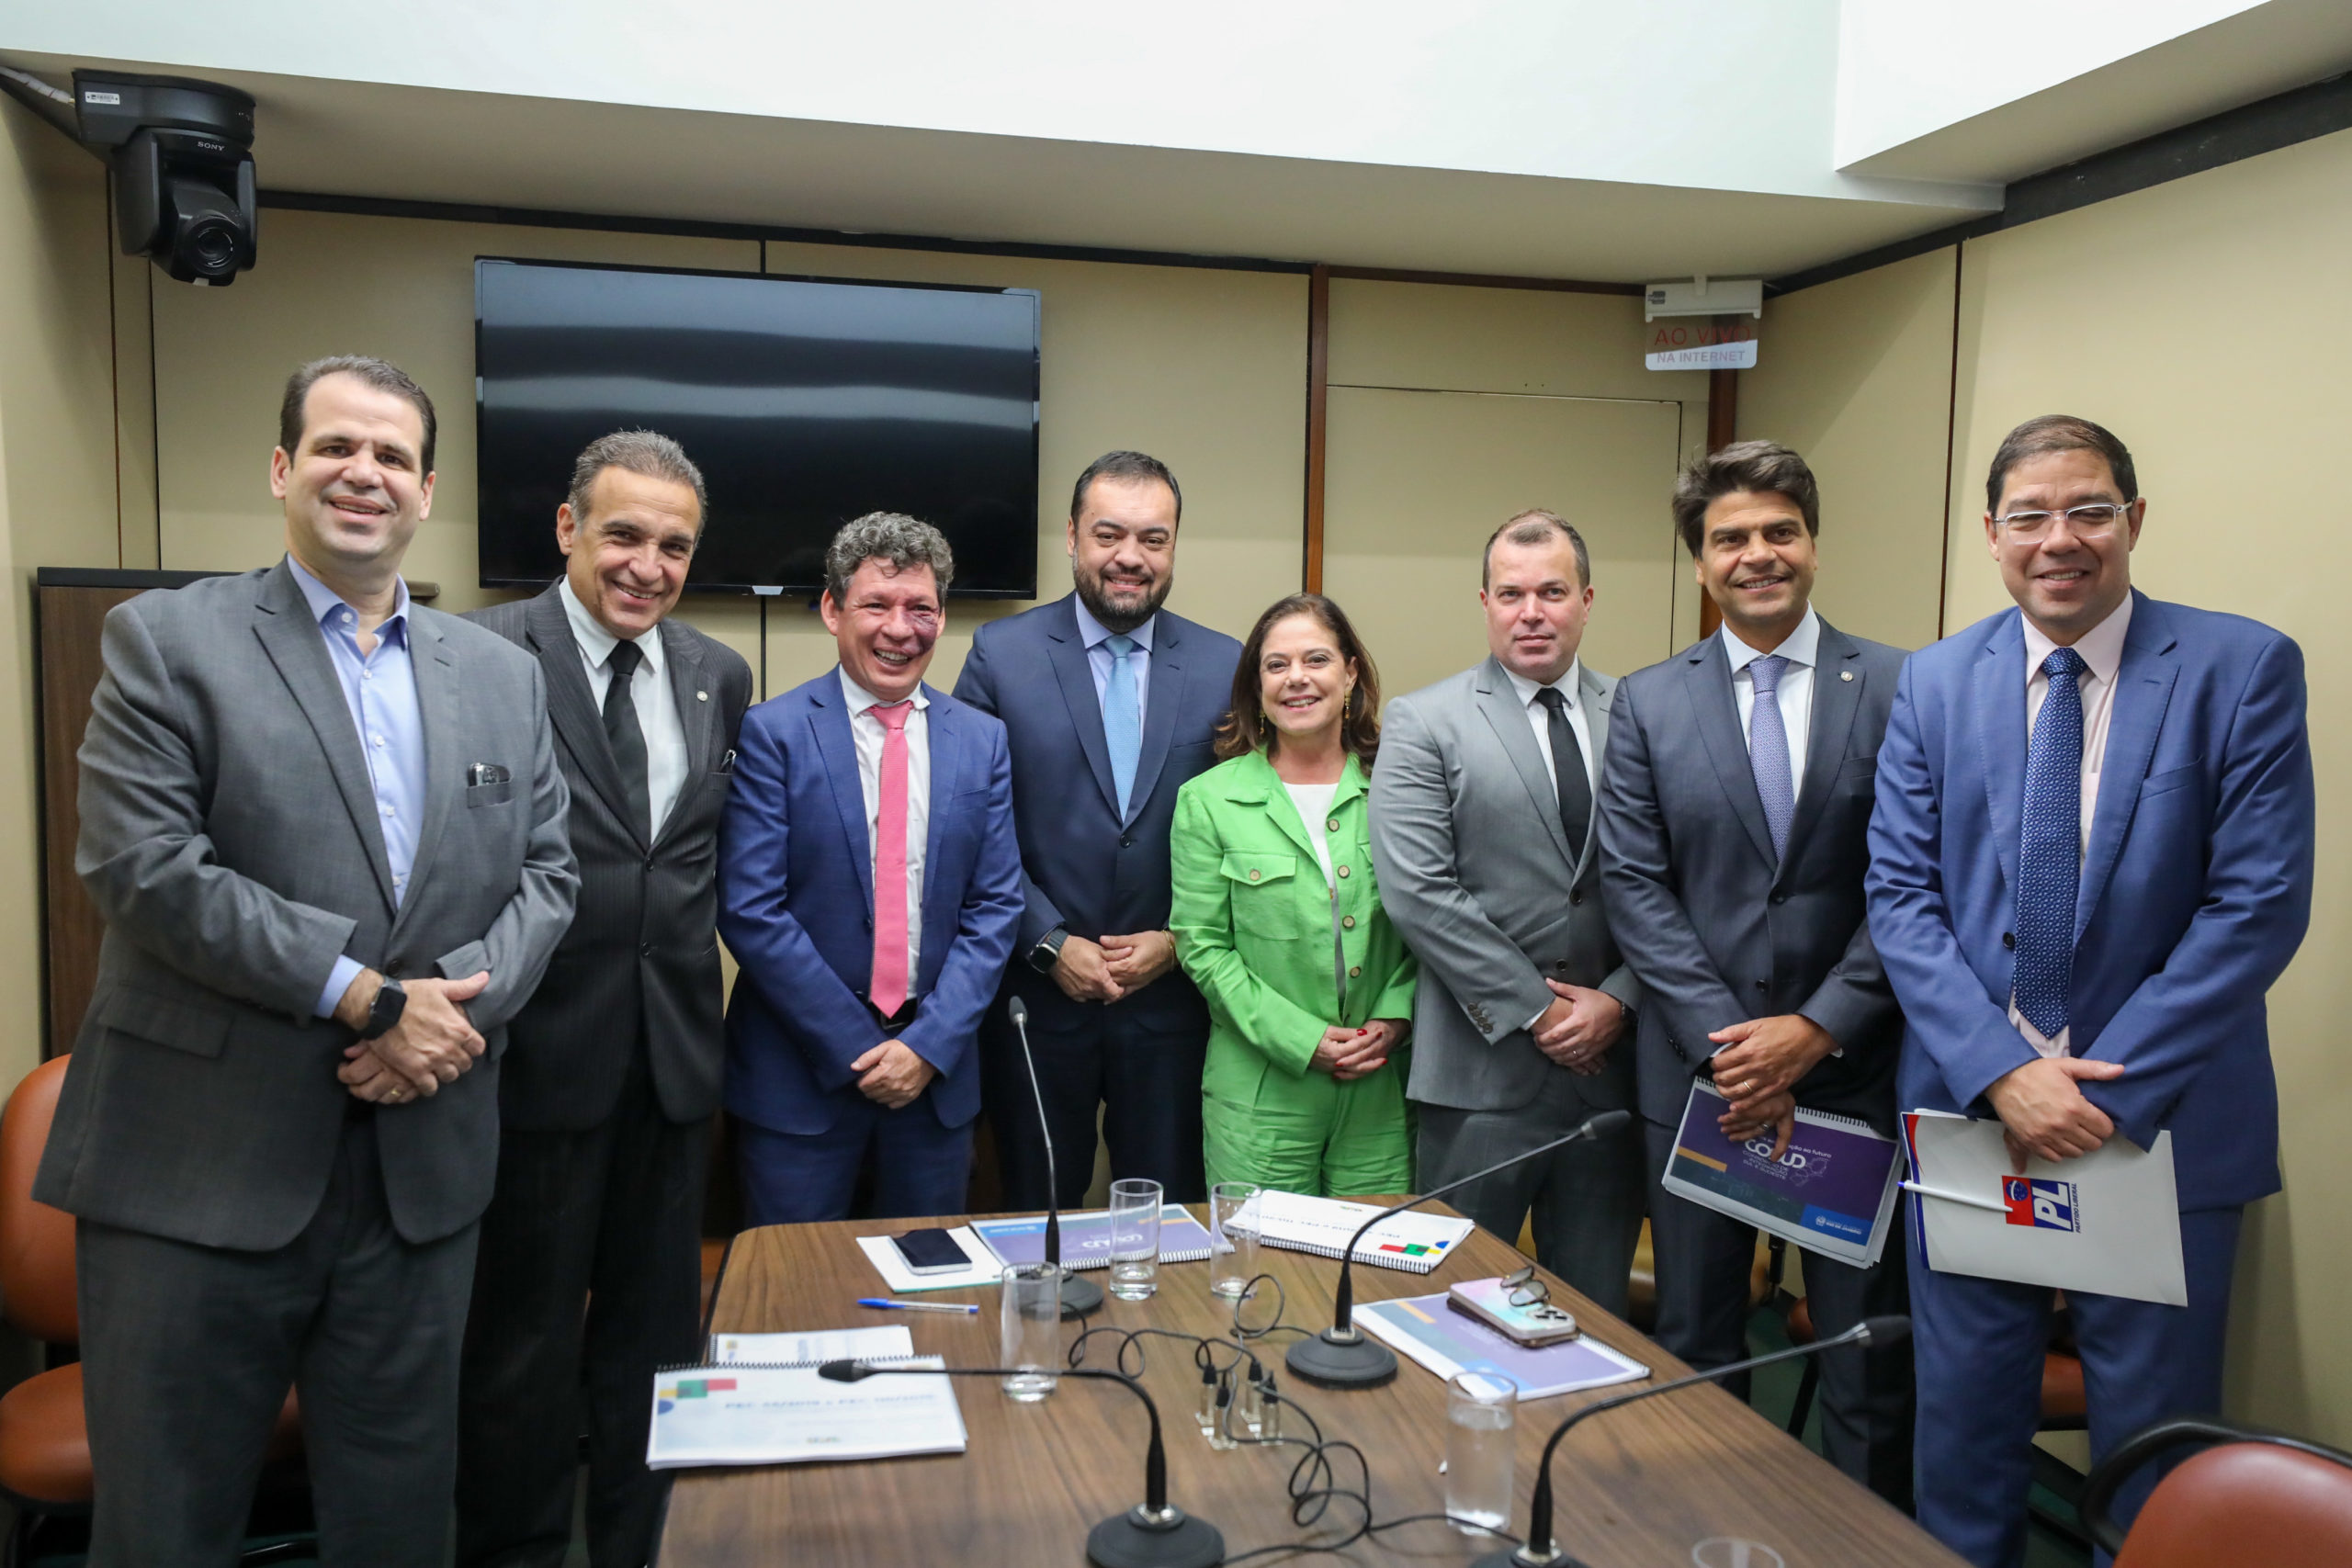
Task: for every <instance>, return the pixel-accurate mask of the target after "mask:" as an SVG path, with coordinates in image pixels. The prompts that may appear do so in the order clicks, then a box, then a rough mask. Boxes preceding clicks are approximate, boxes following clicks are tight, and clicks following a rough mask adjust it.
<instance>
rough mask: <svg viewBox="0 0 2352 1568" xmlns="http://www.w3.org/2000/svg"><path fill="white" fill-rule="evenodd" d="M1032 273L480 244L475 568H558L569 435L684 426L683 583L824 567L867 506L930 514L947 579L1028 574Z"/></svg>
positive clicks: (736, 582) (536, 578)
mask: <svg viewBox="0 0 2352 1568" xmlns="http://www.w3.org/2000/svg"><path fill="white" fill-rule="evenodd" d="M1037 323H1038V298H1037V294H1036V291H1035V290H1034V289H1026V288H935V287H931V286H926V285H921V284H879V283H854V282H837V281H831V280H822V279H813V278H787V277H768V276H756V275H752V274H745V273H708V272H672V271H657V270H653V269H650V268H640V267H608V266H573V265H562V264H560V263H546V262H523V261H508V260H503V259H498V258H494V257H488V256H485V257H481V258H479V259H477V260H476V262H475V263H474V367H475V381H474V400H475V430H476V433H477V435H478V437H479V444H480V460H479V483H480V487H481V581H482V585H483V586H484V587H509V586H519V585H530V584H544V583H548V582H552V581H554V580H555V579H556V578H557V577H559V576H560V575H561V574H562V571H563V558H562V555H561V554H560V552H559V551H558V550H557V548H556V543H555V512H556V508H557V506H558V505H560V504H561V502H562V501H563V499H564V493H565V491H566V489H567V488H568V487H569V485H570V483H571V465H572V461H573V459H574V458H576V457H578V456H579V455H580V452H581V449H582V447H584V446H587V445H588V443H589V442H591V441H593V440H594V439H595V438H596V437H597V436H600V435H603V434H607V433H609V432H611V431H615V430H621V429H626V428H631V427H638V428H643V429H648V430H658V431H660V432H662V434H665V435H669V436H672V437H674V438H675V439H676V440H677V441H678V442H679V443H680V444H681V445H682V446H684V447H685V449H686V455H687V456H688V457H692V458H693V459H694V460H695V464H696V465H698V466H699V467H700V468H701V469H702V472H703V478H704V480H705V483H706V485H707V488H708V490H709V492H710V511H709V513H708V515H707V518H706V520H705V523H704V526H703V538H702V544H701V546H700V547H699V548H698V549H697V550H696V551H695V560H694V565H693V568H692V570H690V571H689V572H688V573H687V576H686V585H687V587H689V588H692V589H706V590H719V591H732V592H744V591H746V590H752V589H760V588H765V589H782V590H784V591H786V592H794V593H798V592H809V593H814V592H816V591H817V590H818V589H820V587H822V586H823V582H824V556H825V546H826V544H827V543H828V542H829V541H830V540H831V538H832V536H833V533H834V531H835V530H837V529H838V528H840V526H841V525H842V524H844V523H846V522H848V521H849V520H850V519H851V518H853V517H858V516H862V515H863V514H865V513H868V512H903V513H910V514H911V515H913V516H916V517H920V518H922V520H923V521H924V522H926V523H931V524H933V525H937V526H938V528H939V529H940V530H941V531H942V532H943V533H944V534H945V535H946V536H947V539H948V543H949V544H950V545H952V546H953V547H955V552H956V581H955V586H954V592H956V593H957V594H958V595H963V594H971V595H974V596H978V597H985V598H999V599H1030V598H1035V596H1036V592H1037Z"/></svg>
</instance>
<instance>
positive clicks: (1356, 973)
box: [1348, 964, 1363, 980]
mask: <svg viewBox="0 0 2352 1568" xmlns="http://www.w3.org/2000/svg"><path fill="white" fill-rule="evenodd" d="M1362 977H1363V964H1350V965H1349V966H1348V978H1349V979H1351V980H1355V979H1360V978H1362Z"/></svg>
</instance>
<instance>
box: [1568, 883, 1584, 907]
mask: <svg viewBox="0 0 2352 1568" xmlns="http://www.w3.org/2000/svg"><path fill="white" fill-rule="evenodd" d="M1568 902H1569V903H1571V904H1581V903H1583V902H1584V889H1583V888H1581V887H1579V888H1577V890H1576V891H1575V892H1573V893H1571V894H1569V895H1568Z"/></svg>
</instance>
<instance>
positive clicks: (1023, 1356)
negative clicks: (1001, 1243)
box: [997, 1263, 1062, 1404]
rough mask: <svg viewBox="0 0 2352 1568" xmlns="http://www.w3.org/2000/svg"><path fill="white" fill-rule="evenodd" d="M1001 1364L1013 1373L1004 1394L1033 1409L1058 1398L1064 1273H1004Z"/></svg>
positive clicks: (1053, 1266)
mask: <svg viewBox="0 0 2352 1568" xmlns="http://www.w3.org/2000/svg"><path fill="white" fill-rule="evenodd" d="M1003 1286H1004V1289H1003V1300H1002V1303H1001V1314H1002V1315H1001V1326H1002V1336H1003V1337H1002V1338H1001V1340H1000V1341H999V1348H1000V1352H1001V1353H1000V1355H999V1357H998V1359H997V1364H998V1365H999V1366H1002V1367H1011V1368H1012V1369H1014V1370H1013V1371H1012V1373H1011V1374H1010V1375H1008V1376H1007V1377H1006V1378H1005V1380H1004V1392H1005V1393H1009V1394H1011V1395H1012V1397H1013V1398H1014V1399H1017V1400H1019V1401H1020V1402H1021V1403H1022V1404H1035V1403H1036V1402H1037V1401H1038V1400H1041V1399H1043V1398H1045V1397H1046V1395H1047V1394H1049V1393H1053V1392H1054V1382H1055V1378H1054V1374H1055V1373H1056V1372H1057V1371H1060V1370H1061V1364H1062V1268H1061V1265H1060V1264H1058V1263H1015V1264H1013V1265H1012V1267H1010V1268H1008V1269H1005V1271H1004V1279H1003Z"/></svg>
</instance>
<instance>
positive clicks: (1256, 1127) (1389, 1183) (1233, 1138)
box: [1201, 1060, 1413, 1198]
mask: <svg viewBox="0 0 2352 1568" xmlns="http://www.w3.org/2000/svg"><path fill="white" fill-rule="evenodd" d="M1266 1078H1267V1087H1268V1088H1269V1089H1272V1088H1273V1087H1274V1086H1275V1085H1276V1084H1277V1083H1279V1084H1280V1089H1279V1091H1278V1092H1272V1093H1268V1094H1264V1095H1262V1096H1261V1097H1260V1098H1259V1099H1258V1100H1256V1101H1255V1102H1254V1103H1244V1102H1240V1101H1238V1100H1233V1099H1231V1098H1229V1097H1227V1096H1224V1095H1220V1094H1218V1093H1216V1091H1214V1090H1211V1091H1208V1092H1207V1093H1205V1094H1204V1096H1203V1098H1202V1102H1201V1132H1202V1139H1201V1142H1202V1149H1203V1153H1204V1156H1205V1157H1206V1160H1207V1164H1208V1177H1209V1181H1210V1183H1211V1184H1212V1185H1214V1184H1216V1183H1217V1182H1220V1181H1254V1182H1256V1183H1257V1184H1258V1185H1259V1186H1261V1187H1271V1188H1273V1189H1275V1190H1279V1191H1283V1192H1302V1193H1306V1194H1307V1195H1308V1196H1311V1197H1317V1198H1328V1197H1331V1196H1334V1195H1352V1194H1359V1193H1373V1192H1410V1191H1411V1190H1413V1119H1412V1111H1411V1110H1410V1108H1409V1107H1408V1106H1407V1104H1406V1103H1405V1073H1404V1068H1403V1063H1402V1062H1401V1061H1399V1060H1392V1061H1391V1062H1390V1063H1389V1064H1388V1066H1385V1067H1383V1068H1381V1069H1380V1071H1378V1072H1376V1073H1374V1074H1373V1075H1372V1076H1371V1077H1365V1078H1357V1079H1355V1080H1354V1081H1353V1082H1351V1083H1339V1082H1337V1081H1335V1080H1334V1079H1333V1078H1332V1077H1330V1076H1329V1074H1327V1073H1309V1074H1307V1075H1306V1077H1304V1078H1301V1079H1295V1080H1290V1079H1285V1078H1283V1076H1282V1075H1280V1074H1279V1073H1272V1072H1270V1073H1268V1074H1267V1075H1266Z"/></svg>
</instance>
